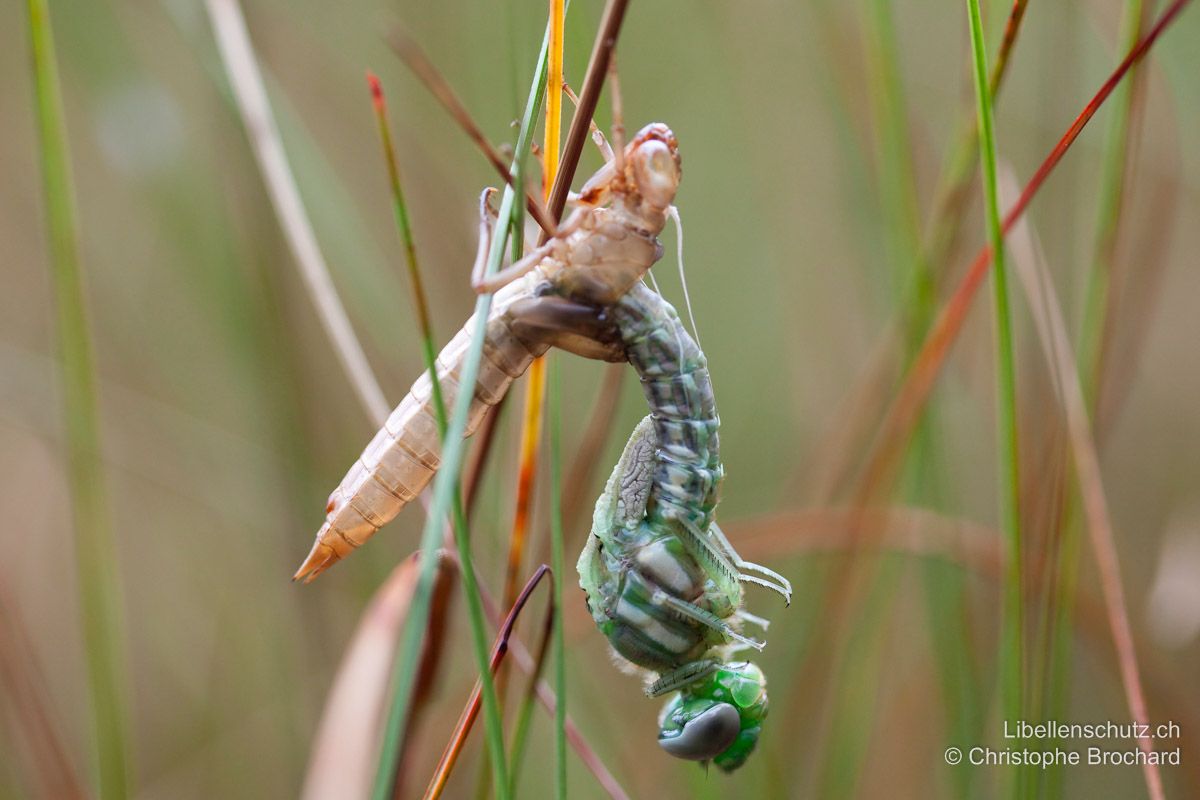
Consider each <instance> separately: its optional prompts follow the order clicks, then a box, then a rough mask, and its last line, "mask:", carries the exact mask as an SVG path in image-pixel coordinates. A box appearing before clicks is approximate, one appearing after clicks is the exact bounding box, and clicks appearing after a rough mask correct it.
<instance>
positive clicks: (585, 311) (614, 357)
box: [511, 294, 625, 362]
mask: <svg viewBox="0 0 1200 800" xmlns="http://www.w3.org/2000/svg"><path fill="white" fill-rule="evenodd" d="M511 314H512V317H513V324H512V329H513V333H515V334H516V335H517V336H518V337H519V338H521V339H524V340H526V341H536V342H540V343H543V344H549V345H552V346H554V347H558V348H560V349H562V350H566V351H567V352H569V353H574V354H575V355H578V356H583V357H584V358H592V359H597V360H600V361H613V362H617V361H624V360H625V349H624V347H623V346H622V345H621V339H620V333H619V332H618V331H617V328H616V325H615V324H613V322H612V321H611V320H609V319H607V318H605V317H604V316H603V313H602V312H601V310H600V309H598V308H595V307H593V306H588V305H583V304H582V303H575V302H572V301H570V300H567V299H566V298H563V297H558V296H557V295H550V294H546V295H541V296H539V297H531V298H527V299H523V300H517V301H516V302H514V303H513V304H512V307H511Z"/></svg>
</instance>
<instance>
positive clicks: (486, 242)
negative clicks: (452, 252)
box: [471, 186, 496, 286]
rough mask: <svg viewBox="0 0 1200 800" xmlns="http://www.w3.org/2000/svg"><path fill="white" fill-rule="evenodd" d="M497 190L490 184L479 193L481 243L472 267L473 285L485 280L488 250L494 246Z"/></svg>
mask: <svg viewBox="0 0 1200 800" xmlns="http://www.w3.org/2000/svg"><path fill="white" fill-rule="evenodd" d="M495 193H496V190H495V189H494V188H493V187H491V186H489V187H487V188H486V189H484V190H483V191H482V192H481V193H480V195H479V245H478V247H477V248H476V249H475V265H474V266H473V267H471V285H472V286H474V285H476V284H477V283H479V282H480V281H482V280H483V270H484V267H485V266H486V265H487V254H488V250H489V249H491V246H492V231H493V230H494V228H495V224H494V223H495V217H496V212H495V211H493V210H492V206H491V203H490V202H489V201H490V200H491V199H492V195H493V194H495Z"/></svg>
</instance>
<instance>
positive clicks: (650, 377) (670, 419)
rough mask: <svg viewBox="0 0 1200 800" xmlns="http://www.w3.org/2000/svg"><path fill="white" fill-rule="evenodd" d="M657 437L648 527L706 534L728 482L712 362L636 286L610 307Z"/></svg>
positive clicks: (671, 313)
mask: <svg viewBox="0 0 1200 800" xmlns="http://www.w3.org/2000/svg"><path fill="white" fill-rule="evenodd" d="M613 318H614V320H615V321H616V323H617V326H618V328H619V329H620V332H621V338H622V341H623V342H624V345H625V352H626V355H627V356H628V358H629V363H630V364H632V365H633V368H634V369H635V370H636V371H637V373H638V376H639V377H640V378H641V382H642V391H643V392H644V393H645V395H646V401H647V403H649V405H650V416H651V417H652V418H653V419H654V430H655V433H657V435H658V451H657V452H656V454H655V461H654V477H653V483H652V484H651V488H650V499H649V501H648V504H647V509H646V514H647V518H648V520H649V521H651V522H654V521H657V520H666V519H669V518H672V517H676V516H682V517H684V518H686V519H689V520H691V521H692V522H694V523H695V525H696V527H697V528H699V529H700V530H701V531H705V530H708V526H709V524H710V523H711V522H712V514H713V510H714V509H715V508H716V505H717V493H718V489H719V488H720V485H721V479H722V477H723V476H724V469H723V468H722V466H721V456H720V447H719V441H718V434H717V429H718V427H719V426H720V420H719V419H718V417H717V403H716V398H715V397H714V396H713V389H712V381H711V379H710V378H709V374H708V361H707V359H706V358H705V357H704V353H703V352H702V351H701V350H700V347H699V345H697V344H696V341H695V340H694V339H693V338H692V337H691V335H690V334H689V333H688V332H687V330H686V329H685V328H684V327H683V323H682V322H681V321H680V319H679V315H678V314H677V313H676V312H675V309H674V308H673V307H672V306H671V304H670V303H668V302H666V301H665V300H663V299H662V297H660V296H659V295H658V294H657V293H656V292H653V291H651V290H650V289H649V288H647V287H646V286H645V285H644V284H638V285H637V286H635V287H634V288H632V289H631V290H630V291H629V292H628V293H626V294H625V296H624V297H622V298H621V300H620V301H619V302H618V303H617V304H616V305H615V306H613Z"/></svg>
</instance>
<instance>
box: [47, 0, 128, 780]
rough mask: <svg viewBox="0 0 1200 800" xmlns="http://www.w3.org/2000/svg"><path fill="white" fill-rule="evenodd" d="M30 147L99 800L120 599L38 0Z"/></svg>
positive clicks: (121, 728) (120, 663)
mask: <svg viewBox="0 0 1200 800" xmlns="http://www.w3.org/2000/svg"><path fill="white" fill-rule="evenodd" d="M29 40H30V45H31V50H32V53H33V77H34V93H35V100H36V103H37V109H36V111H37V123H38V137H39V139H38V144H39V148H40V151H41V170H42V182H43V189H44V192H45V197H44V202H45V213H46V224H47V228H48V233H49V244H50V266H51V273H52V278H53V287H54V297H55V303H56V305H57V333H58V346H59V353H60V357H61V364H62V387H63V405H64V412H65V415H66V430H67V461H68V479H69V484H70V491H71V507H72V515H73V517H74V528H75V556H76V560H77V574H78V581H79V602H80V607H81V609H82V615H83V635H84V648H85V653H86V657H87V667H88V684H89V694H90V702H91V706H92V716H93V725H94V731H93V732H94V736H95V743H94V745H95V757H96V766H97V778H98V783H99V790H100V796H101V797H105V798H120V797H127V796H129V794H130V786H129V780H130V772H131V769H130V757H129V721H128V710H127V708H126V704H125V700H126V691H125V687H126V681H125V665H124V659H123V654H122V649H121V643H122V638H123V637H122V626H121V595H120V591H119V584H118V581H117V564H116V555H115V553H114V550H113V535H112V529H111V527H110V526H111V519H110V515H109V507H108V497H107V493H106V490H105V486H104V477H103V469H102V466H103V465H102V463H101V456H100V426H99V420H98V413H97V408H96V383H95V374H94V368H93V365H92V347H91V337H90V334H89V332H88V322H87V312H86V308H85V304H84V297H83V276H82V273H81V269H80V264H79V253H78V244H77V230H78V229H77V225H76V220H75V198H74V189H73V187H72V181H71V168H70V156H69V152H68V145H67V134H66V128H65V125H64V122H63V112H62V98H61V97H60V94H59V81H58V65H57V61H56V58H55V53H54V37H53V34H52V32H51V30H50V10H49V7H48V4H47V2H46V0H29Z"/></svg>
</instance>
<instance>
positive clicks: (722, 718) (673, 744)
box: [658, 703, 742, 761]
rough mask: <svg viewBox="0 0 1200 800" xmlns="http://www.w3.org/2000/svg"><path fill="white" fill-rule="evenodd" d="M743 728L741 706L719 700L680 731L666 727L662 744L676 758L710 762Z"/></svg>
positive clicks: (662, 735) (662, 733)
mask: <svg viewBox="0 0 1200 800" xmlns="http://www.w3.org/2000/svg"><path fill="white" fill-rule="evenodd" d="M741 727H742V722H741V718H740V717H739V715H738V712H737V709H736V708H734V707H733V706H731V705H730V704H729V703H717V704H716V705H714V706H712V707H710V708H709V709H707V710H706V711H702V712H700V713H699V714H698V715H696V716H695V717H693V718H692V719H691V720H689V721H687V722H685V723H684V725H683V727H682V728H681V729H679V730H677V731H673V732H672V731H668V730H666V729H664V730H663V731H662V732H661V733H660V734H659V739H658V743H659V744H660V745H661V746H662V749H663V750H666V751H667V752H668V753H670V754H671V755H673V756H675V757H676V758H686V759H688V760H689V761H708V760H710V759H712V758H714V757H716V756H717V755H719V754H720V753H722V752H724V751H725V749H726V748H728V747H729V746H730V745H731V744H733V740H734V739H736V738H737V735H738V732H739V731H740V730H741Z"/></svg>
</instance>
